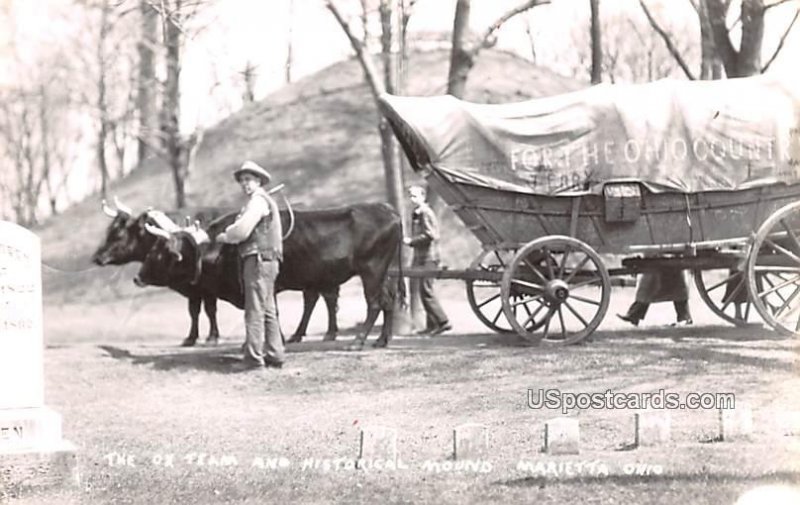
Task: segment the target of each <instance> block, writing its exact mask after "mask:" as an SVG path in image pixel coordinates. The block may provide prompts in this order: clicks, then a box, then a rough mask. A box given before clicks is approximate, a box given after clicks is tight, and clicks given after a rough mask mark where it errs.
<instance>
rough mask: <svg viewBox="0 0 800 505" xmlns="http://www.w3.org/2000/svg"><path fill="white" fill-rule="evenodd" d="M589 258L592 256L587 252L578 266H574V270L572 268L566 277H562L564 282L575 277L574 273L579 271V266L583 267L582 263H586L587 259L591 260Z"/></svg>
mask: <svg viewBox="0 0 800 505" xmlns="http://www.w3.org/2000/svg"><path fill="white" fill-rule="evenodd" d="M591 259H592V258H590V257H589V255H588V254H587V255H586V256H584V258H583V259H582V260H581V262H580V263H579V264H578V266H576V267H575V270H573V271H572V273H570V274H569V276H568V277H567V278H566V279H564V281H565V282H569V281H571V280H572V278H573V277H575V275H577V273H578V272H580V271H581V268H583V265H585V264H587V263H588V262H589V260H591Z"/></svg>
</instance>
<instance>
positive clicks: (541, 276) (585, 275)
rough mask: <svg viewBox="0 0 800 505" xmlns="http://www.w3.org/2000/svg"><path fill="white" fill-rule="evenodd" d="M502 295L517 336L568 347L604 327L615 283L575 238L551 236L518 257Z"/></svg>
mask: <svg viewBox="0 0 800 505" xmlns="http://www.w3.org/2000/svg"><path fill="white" fill-rule="evenodd" d="M501 290H502V302H503V312H504V313H505V315H506V319H507V320H508V322H509V323H510V324H511V326H512V327H513V328H514V330H515V331H516V332H517V334H519V335H520V336H521V337H523V338H525V339H526V340H528V341H530V342H533V343H539V342H541V341H544V342H546V343H549V344H556V345H566V344H573V343H575V342H578V341H580V340H581V339H583V338H585V337H587V336H588V335H590V334H591V333H592V332H593V331H594V330H595V329H597V327H598V326H599V325H600V321H602V320H603V316H605V313H606V311H607V310H608V302H609V298H610V295H611V279H610V278H609V276H608V270H607V269H606V267H605V265H604V264H603V261H602V260H601V259H600V256H598V255H597V253H596V252H595V251H594V250H593V249H592V248H591V247H589V246H588V245H586V244H585V243H583V242H581V241H580V240H577V239H574V238H571V237H565V236H550V237H544V238H540V239H537V240H534V241H533V242H529V243H528V244H526V245H525V246H524V247H523V248H522V249H521V250H520V251H518V252H517V254H515V255H514V258H513V259H512V260H511V263H510V265H509V267H508V269H507V270H506V271H505V273H504V274H503V280H502V283H501ZM515 297H516V300H515ZM520 308H522V310H520ZM515 309H516V310H515ZM540 329H541V330H542V331H541V333H534V331H537V330H540Z"/></svg>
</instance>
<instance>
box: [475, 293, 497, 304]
mask: <svg viewBox="0 0 800 505" xmlns="http://www.w3.org/2000/svg"><path fill="white" fill-rule="evenodd" d="M498 298H500V293H496V294H494V295H492V296H490V297H489V298H487V299H486V300H484V301H482V302H481V303H479V304H478V308H481V307H483V306H484V305H486V304H487V303H489V302H492V301H494V300H497V299H498Z"/></svg>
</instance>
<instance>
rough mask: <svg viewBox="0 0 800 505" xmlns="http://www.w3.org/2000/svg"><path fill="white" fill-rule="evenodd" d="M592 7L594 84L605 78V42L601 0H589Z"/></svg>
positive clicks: (592, 75) (592, 72) (592, 69)
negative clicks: (601, 25)
mask: <svg viewBox="0 0 800 505" xmlns="http://www.w3.org/2000/svg"><path fill="white" fill-rule="evenodd" d="M589 5H590V8H591V12H592V15H591V19H592V22H591V29H590V30H591V40H592V68H591V71H590V77H591V81H592V84H599V83H600V82H601V81H602V80H603V44H602V41H601V33H602V32H601V29H600V0H589Z"/></svg>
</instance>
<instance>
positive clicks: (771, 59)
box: [761, 2, 800, 74]
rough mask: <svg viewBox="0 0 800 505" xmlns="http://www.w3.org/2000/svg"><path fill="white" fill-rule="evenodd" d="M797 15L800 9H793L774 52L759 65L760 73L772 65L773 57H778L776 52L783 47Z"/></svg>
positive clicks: (799, 15)
mask: <svg viewBox="0 0 800 505" xmlns="http://www.w3.org/2000/svg"><path fill="white" fill-rule="evenodd" d="M781 3H783V2H781ZM798 17H800V9H797V11H795V13H794V17H793V18H792V22H791V23H789V26H788V27H787V28H786V31H785V32H784V33H783V36H782V37H781V40H780V41H779V42H778V47H776V48H775V52H774V53H772V56H770V58H769V60H767V63H765V64H764V66H763V67H761V73H762V74H763V73H764V72H766V71H767V69H768V68H769V66H770V65H772V62H773V61H775V58H777V57H778V53H780V52H781V49H783V44H784V43H785V42H786V37H788V36H789V32H791V31H792V27H793V26H794V23H795V22H796V21H797V18H798Z"/></svg>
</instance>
